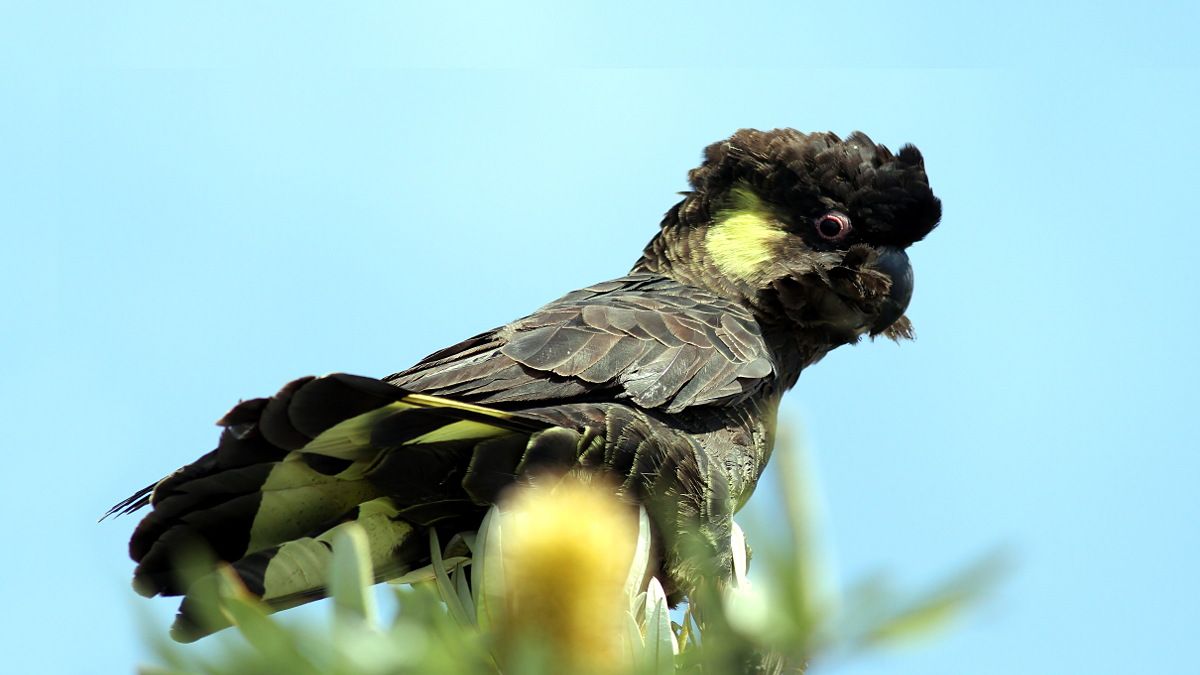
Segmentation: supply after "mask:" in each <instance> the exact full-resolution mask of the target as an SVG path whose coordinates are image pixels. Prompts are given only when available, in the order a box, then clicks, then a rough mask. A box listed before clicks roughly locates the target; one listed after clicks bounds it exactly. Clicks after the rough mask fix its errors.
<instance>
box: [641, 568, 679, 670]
mask: <svg viewBox="0 0 1200 675" xmlns="http://www.w3.org/2000/svg"><path fill="white" fill-rule="evenodd" d="M645 627H646V650H647V651H648V652H649V654H648V657H649V660H650V661H651V662H652V663H653V664H654V669H655V672H671V668H672V667H673V664H674V662H675V655H676V654H678V653H679V645H678V644H677V643H676V642H675V633H674V632H672V631H671V612H670V610H669V609H668V607H667V594H666V593H665V592H663V587H662V584H660V583H659V582H658V579H657V578H654V577H651V579H650V584H649V586H647V588H646V623H645Z"/></svg>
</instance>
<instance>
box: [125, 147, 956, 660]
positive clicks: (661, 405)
mask: <svg viewBox="0 0 1200 675" xmlns="http://www.w3.org/2000/svg"><path fill="white" fill-rule="evenodd" d="M689 180H690V182H691V185H692V188H693V189H692V191H690V192H688V193H685V194H684V199H683V200H682V201H681V202H679V203H678V204H677V205H675V206H674V207H673V208H671V210H670V211H668V212H667V214H666V216H665V218H664V219H663V222H662V227H661V231H660V232H659V234H658V235H657V236H655V237H654V239H653V240H652V241H651V242H650V244H649V245H648V246H647V247H646V249H645V251H644V252H643V256H642V258H641V259H640V260H639V261H638V263H637V264H636V265H635V266H634V268H633V270H632V271H631V272H630V274H628V275H627V276H624V277H621V278H618V279H614V280H612V281H607V282H603V283H600V284H596V285H594V286H591V287H588V288H585V289H582V290H579V291H575V292H573V293H570V294H568V295H566V296H564V297H563V298H561V299H559V300H556V301H554V302H552V303H550V304H548V305H546V306H545V307H542V308H541V309H539V310H537V311H536V312H534V313H532V314H530V315H529V316H527V317H524V318H522V319H518V320H516V321H514V322H512V323H510V324H508V325H506V326H502V327H500V328H497V329H495V330H492V331H489V332H487V333H483V334H481V335H478V336H475V337H473V338H470V339H468V340H465V341H463V342H461V343H459V344H457V345H454V346H452V347H449V348H447V349H443V350H441V351H438V352H435V353H434V354H431V355H430V356H428V357H426V358H425V359H424V360H422V361H421V362H419V363H417V364H416V365H414V366H412V367H411V368H409V369H407V370H404V371H401V372H399V373H396V374H394V375H391V376H389V377H387V378H383V379H382V380H376V379H371V378H363V377H356V376H350V375H341V374H338V375H330V376H326V377H321V378H312V377H307V378H301V379H299V380H296V381H294V382H292V383H290V384H288V385H286V386H285V387H284V388H283V389H281V390H280V392H279V393H278V394H276V395H275V396H273V397H271V398H269V399H254V400H250V401H245V402H242V403H240V404H238V405H237V406H236V407H234V409H233V410H232V411H230V413H229V414H227V415H226V416H225V417H224V418H223V419H222V420H221V422H220V423H221V424H222V425H223V426H224V427H225V429H224V431H223V432H222V435H221V439H220V442H219V444H218V446H217V448H216V449H215V450H214V451H212V452H210V453H208V454H207V455H205V456H203V457H201V458H200V459H198V460H197V461H195V462H193V463H192V464H189V465H188V466H186V467H184V468H182V469H180V470H179V471H177V472H175V473H174V474H172V475H170V476H168V477H167V478H164V479H163V480H162V481H160V482H158V483H157V484H156V485H155V486H152V487H151V488H147V489H145V490H143V491H141V492H139V493H137V494H135V495H134V496H133V497H131V498H130V499H128V500H126V501H124V502H122V503H121V504H118V505H117V506H116V507H114V509H113V511H114V512H117V511H120V512H130V511H134V510H136V509H138V508H141V507H142V506H145V505H147V504H149V505H152V506H153V509H152V511H151V512H150V513H149V514H148V515H147V516H145V518H144V519H143V520H142V521H141V523H140V524H139V525H138V527H137V529H136V531H135V532H134V535H133V538H132V540H131V542H130V553H131V555H132V557H133V558H134V560H135V561H137V562H138V566H137V569H136V571H135V573H134V584H135V587H136V588H137V589H138V590H139V592H142V593H144V594H147V595H154V594H166V595H176V594H184V593H186V592H187V590H188V587H187V582H186V581H183V580H181V577H180V576H179V575H178V573H177V571H178V570H177V567H178V564H179V560H178V558H179V556H180V555H182V554H185V553H186V552H188V551H189V550H192V549H193V548H194V547H204V548H205V549H206V550H208V551H210V552H211V553H212V554H213V555H215V556H216V557H217V558H219V559H222V560H226V561H230V562H231V563H233V567H234V569H235V571H236V572H237V573H238V574H239V575H240V576H241V577H242V579H243V581H244V582H245V583H246V585H247V587H248V588H249V589H250V590H251V591H252V592H254V593H256V594H258V595H260V596H262V597H263V599H264V600H265V601H266V602H267V603H268V604H269V605H270V606H273V607H276V608H282V607H287V606H292V605H294V604H297V603H300V602H304V601H307V600H311V599H314V598H317V597H320V596H321V594H322V593H323V590H324V588H323V579H324V574H323V572H324V566H326V565H327V564H328V559H329V556H330V553H329V544H330V541H331V540H332V534H333V532H335V531H336V529H337V528H338V527H339V526H340V525H341V524H343V523H346V522H349V521H352V520H354V521H357V522H359V523H361V524H363V526H364V527H365V528H366V529H367V532H368V535H369V538H370V540H371V551H372V559H373V562H374V563H375V566H376V570H377V573H378V575H379V577H380V578H386V577H390V576H396V575H399V574H402V573H404V572H405V571H407V570H410V569H412V568H414V567H417V566H420V565H423V564H425V563H426V562H428V560H427V557H428V550H427V548H426V547H425V546H424V545H423V542H425V541H427V537H425V536H424V533H425V531H426V530H427V529H428V528H436V529H437V530H438V531H439V533H441V534H443V535H444V536H447V537H448V536H449V535H452V534H454V533H456V532H460V531H464V530H472V529H475V527H476V526H477V525H478V521H479V518H480V517H481V516H482V513H483V511H484V510H485V509H486V506H487V505H488V504H489V503H491V502H492V501H493V500H495V499H496V498H497V496H498V495H499V494H500V493H501V492H502V491H503V490H504V488H505V487H507V486H508V485H511V484H512V483H514V482H516V481H519V480H522V479H523V477H526V476H529V475H532V474H534V473H535V472H536V471H537V470H538V469H539V468H555V469H559V470H562V469H570V468H573V467H577V466H580V467H588V468H593V469H597V470H601V471H605V472H608V473H610V474H612V475H614V476H615V477H616V479H617V481H618V482H619V484H620V494H621V495H622V496H623V497H625V498H627V499H629V500H631V501H638V502H642V503H645V504H646V505H647V507H648V511H649V513H650V516H651V520H652V523H653V525H654V530H655V533H656V536H657V537H658V540H659V544H660V545H659V548H658V550H659V551H660V555H659V558H660V560H659V561H658V562H659V566H660V575H661V576H662V577H663V579H664V582H665V585H666V586H667V587H668V589H669V590H670V592H671V593H672V595H673V597H676V598H677V597H679V596H680V595H684V594H686V593H688V592H689V591H690V590H692V589H693V588H694V587H695V584H696V582H697V575H698V574H699V572H698V570H700V569H715V570H717V571H718V574H727V573H728V568H729V558H730V551H729V544H728V539H729V530H730V522H731V521H730V518H731V516H732V514H733V512H734V511H735V510H736V509H737V508H738V507H739V506H740V505H741V504H743V503H744V502H745V500H746V498H747V497H748V496H749V494H750V492H751V491H752V490H753V489H754V485H755V483H756V481H757V480H758V477H759V475H760V474H761V472H762V470H763V468H764V466H765V465H766V462H767V460H768V458H769V457H770V453H771V448H772V444H773V436H774V418H775V411H776V409H777V407H778V405H779V400H780V397H781V396H782V394H783V392H784V391H785V390H787V389H788V388H790V387H791V386H792V385H794V384H795V382H796V380H797V378H798V377H799V375H800V372H801V371H802V370H803V368H805V367H807V366H808V365H810V364H812V363H814V362H816V361H817V360H819V359H820V358H821V357H822V356H824V355H825V354H826V353H827V352H828V351H830V350H831V349H834V348H836V347H838V346H840V345H842V344H848V343H853V342H856V341H857V340H859V339H860V338H861V337H862V336H863V335H868V334H869V335H879V334H883V335H887V336H888V337H892V338H894V339H899V338H902V337H908V336H910V335H911V325H910V324H909V322H908V319H907V318H906V317H905V316H904V314H903V313H904V309H905V308H906V307H907V305H908V301H909V298H910V296H911V292H912V270H911V267H910V266H909V264H908V258H907V256H906V255H905V253H904V249H906V248H907V247H908V246H909V245H911V244H912V243H913V242H915V241H918V240H920V239H921V238H923V237H924V236H925V235H927V234H928V233H929V232H930V231H931V230H932V229H933V228H934V226H935V225H936V224H937V222H938V220H939V218H940V215H941V205H940V202H939V201H938V200H937V199H936V198H935V197H934V196H933V193H932V191H931V190H930V188H929V184H928V180H927V178H926V175H925V170H924V162H923V159H922V157H921V154H920V153H919V152H918V151H917V150H916V148H914V147H912V146H905V147H904V148H903V149H901V151H900V152H899V153H898V154H895V155H893V154H892V153H890V152H889V151H888V150H887V149H886V148H884V147H883V146H879V145H876V144H874V143H873V142H871V140H870V139H869V138H867V137H866V136H865V135H863V134H861V133H855V134H852V135H850V136H849V137H848V138H846V139H845V140H842V139H839V138H838V137H837V136H835V135H833V134H802V133H799V132H797V131H794V130H791V129H783V130H774V131H769V132H761V131H756V130H742V131H739V132H737V133H736V134H734V135H733V136H732V137H731V138H729V139H727V140H725V141H721V142H719V143H715V144H713V145H711V146H709V147H708V148H707V150H706V151H705V158H704V162H703V164H702V165H701V166H700V167H698V168H696V169H694V170H693V171H692V172H691V173H690V174H689ZM694 533H698V534H699V535H700V536H701V539H702V540H703V541H705V542H707V544H708V554H707V555H706V556H705V557H706V558H707V559H706V560H696V559H695V553H694V551H693V550H692V549H690V548H689V549H688V551H686V552H685V551H684V550H683V548H684V547H683V546H682V544H681V541H682V537H683V535H685V534H694ZM190 605H191V603H190V601H189V600H187V599H185V601H184V604H183V606H182V607H181V614H180V620H179V623H178V624H177V633H176V634H177V636H178V637H181V638H184V639H187V638H193V637H196V636H199V635H203V634H205V633H206V632H209V631H211V630H213V629H215V628H218V627H219V626H216V625H200V624H199V623H197V617H196V616H194V613H193V612H192V610H191V606H190Z"/></svg>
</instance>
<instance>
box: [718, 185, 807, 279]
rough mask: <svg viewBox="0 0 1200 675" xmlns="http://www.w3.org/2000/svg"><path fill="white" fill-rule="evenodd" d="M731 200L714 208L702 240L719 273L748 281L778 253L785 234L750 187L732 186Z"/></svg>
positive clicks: (785, 236)
mask: <svg viewBox="0 0 1200 675" xmlns="http://www.w3.org/2000/svg"><path fill="white" fill-rule="evenodd" d="M730 202H731V204H730V206H731V208H729V209H726V210H721V211H718V212H717V216H716V219H715V221H714V222H713V224H712V226H711V227H709V228H708V233H707V234H705V236H704V244H705V246H706V248H707V249H708V257H709V259H710V260H712V262H713V263H714V264H715V265H716V266H717V269H719V270H721V273H722V274H724V275H725V276H727V277H730V278H732V279H737V280H739V281H749V280H751V279H754V278H755V277H757V276H758V275H759V273H760V271H761V270H762V269H763V268H764V267H766V266H767V264H768V263H769V262H771V260H773V259H774V258H775V256H776V255H778V253H777V252H778V251H779V248H780V246H781V245H782V244H783V241H784V240H785V239H786V238H787V236H788V235H787V233H786V232H784V231H783V229H782V225H781V224H780V222H779V220H778V219H777V218H776V217H775V216H774V215H773V214H772V213H771V212H770V210H769V209H768V207H767V206H766V205H765V204H763V202H762V200H761V199H759V198H758V195H755V194H754V193H753V192H752V191H750V189H749V188H744V187H736V188H734V189H733V190H732V192H731V193H730Z"/></svg>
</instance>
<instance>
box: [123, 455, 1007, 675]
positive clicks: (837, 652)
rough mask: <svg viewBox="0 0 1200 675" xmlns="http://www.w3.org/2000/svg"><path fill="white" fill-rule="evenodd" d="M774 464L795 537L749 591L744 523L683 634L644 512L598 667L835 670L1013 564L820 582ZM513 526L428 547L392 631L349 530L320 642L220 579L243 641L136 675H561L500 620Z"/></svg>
mask: <svg viewBox="0 0 1200 675" xmlns="http://www.w3.org/2000/svg"><path fill="white" fill-rule="evenodd" d="M779 454H780V455H782V457H781V458H780V461H781V463H782V466H781V467H780V469H781V471H780V474H781V475H783V476H786V477H788V478H786V479H785V480H784V481H783V485H782V486H781V488H782V490H781V494H782V496H783V502H784V505H783V506H784V509H783V510H784V511H785V514H786V517H785V522H786V527H785V528H783V530H784V531H783V532H781V533H779V537H778V538H777V539H775V540H774V541H772V542H770V543H771V545H769V546H764V547H763V550H762V551H760V552H758V553H757V555H756V556H755V566H756V570H755V574H754V578H753V580H752V581H751V580H749V579H748V578H747V570H748V565H749V557H750V556H749V547H748V546H747V545H746V543H745V539H744V535H743V533H742V530H741V528H740V527H737V526H736V525H735V527H734V534H733V540H732V542H731V543H732V545H733V549H734V552H735V562H734V577H735V578H734V582H733V583H732V584H731V585H730V586H729V587H727V588H716V587H708V588H703V589H701V590H700V591H699V592H698V593H696V594H695V597H693V598H692V599H691V600H692V602H691V604H690V605H689V606H688V607H687V608H686V610H685V611H684V612H683V613H682V616H681V617H680V620H679V621H678V622H673V621H672V620H671V613H670V611H669V609H668V606H667V599H666V595H665V594H664V593H663V589H662V586H661V585H660V584H659V582H658V580H657V579H654V578H652V577H649V575H648V574H647V569H648V565H649V560H650V526H649V521H648V519H647V517H646V514H645V511H644V510H642V511H641V513H640V518H639V522H638V526H637V543H636V545H635V547H634V553H633V560H632V563H631V565H630V569H629V573H628V575H627V577H626V581H625V588H624V593H625V595H626V600H627V605H626V606H627V607H628V610H627V613H626V616H625V617H624V621H623V623H622V624H621V625H623V630H622V634H621V635H620V636H616V637H617V642H618V643H619V644H620V650H619V652H620V658H619V659H617V660H616V661H604V662H600V663H601V664H602V665H601V666H596V667H595V668H593V670H595V672H603V673H621V674H626V673H628V674H629V675H663V674H668V673H693V672H695V673H730V672H758V673H781V672H804V671H805V670H806V669H807V668H809V666H810V664H816V665H817V666H818V667H819V664H820V663H822V662H824V661H828V660H833V659H836V658H844V657H847V656H853V655H854V654H855V653H858V652H860V651H861V650H864V649H870V648H876V647H878V646H880V645H887V644H891V643H894V642H897V641H902V640H908V639H912V638H913V637H915V636H918V635H924V634H927V633H929V632H931V631H934V630H936V629H938V628H940V627H943V626H945V625H946V624H947V623H948V622H949V621H950V620H951V619H953V618H954V617H956V616H958V615H959V614H961V613H962V611H963V609H964V608H966V607H968V606H969V605H970V604H972V603H973V602H974V601H975V600H976V599H978V598H979V596H980V595H981V593H982V592H983V591H985V590H986V589H987V588H989V587H991V586H992V585H993V584H994V583H995V581H996V579H997V578H998V575H999V574H1000V572H1001V568H1002V561H1001V559H1000V558H999V557H998V556H994V555H993V556H989V557H987V558H985V559H983V560H982V561H980V562H978V563H976V564H974V565H972V566H970V567H969V568H968V569H966V570H964V571H962V572H961V573H959V574H957V575H955V576H954V577H953V578H952V579H950V580H949V581H947V582H945V583H942V584H940V585H938V586H936V587H935V588H933V589H932V590H930V591H928V592H926V593H923V594H918V595H905V594H902V593H899V592H897V591H896V590H894V589H893V588H892V587H891V586H889V585H888V584H886V583H884V581H883V580H882V579H878V578H877V579H870V580H868V581H866V582H863V583H860V584H858V585H856V586H853V587H852V588H851V589H850V590H848V591H846V592H844V593H843V592H839V591H838V589H836V588H834V587H833V586H832V585H831V584H830V583H828V581H827V578H828V575H826V574H824V570H825V566H824V563H823V561H822V558H821V551H822V548H821V546H820V542H819V538H818V537H817V536H816V533H815V526H814V523H815V521H816V519H815V517H814V515H813V509H812V507H811V503H810V498H811V493H812V491H811V489H808V487H807V486H805V485H804V484H802V482H801V479H800V478H799V477H801V476H806V475H811V474H810V472H808V471H803V470H800V468H799V467H797V466H795V463H796V462H797V461H798V458H799V453H798V452H781V453H779ZM506 522H507V521H505V519H504V518H503V517H501V516H499V515H498V512H497V510H496V509H493V510H492V511H490V512H489V514H488V516H487V517H486V518H485V520H484V522H483V523H482V525H481V527H480V530H479V532H478V533H473V534H468V535H465V536H463V537H462V539H461V542H458V541H456V542H452V543H451V545H448V546H445V547H443V545H442V543H441V542H439V541H438V539H437V536H436V535H435V534H431V535H430V553H431V557H432V564H431V565H429V566H428V567H426V568H424V569H421V570H416V571H414V572H412V573H410V574H407V575H405V576H404V577H403V578H401V579H399V580H396V581H397V582H399V583H401V584H406V585H405V586H393V587H392V592H394V593H395V594H396V595H397V598H398V602H399V605H400V611H399V612H398V613H397V614H396V616H395V617H394V618H392V619H391V620H390V621H385V620H382V619H381V618H380V615H379V611H378V609H377V608H376V606H375V596H374V590H373V579H374V576H373V571H372V569H371V563H370V555H369V554H370V552H369V550H368V546H367V540H366V537H365V535H364V534H363V533H362V532H361V531H358V530H356V529H354V528H347V532H345V533H343V534H341V535H339V538H338V539H337V540H336V541H335V542H334V546H333V548H334V565H333V569H332V574H331V578H330V580H329V581H330V591H331V595H332V597H333V602H332V606H333V616H332V624H331V626H330V627H329V628H327V629H324V630H320V629H317V628H314V627H312V626H299V627H286V626H284V625H283V624H281V623H280V622H278V621H277V620H276V619H275V618H273V617H271V616H269V615H268V613H267V612H266V611H265V609H264V607H263V606H262V605H261V604H259V603H257V602H256V601H255V600H254V599H253V598H252V597H251V596H249V595H248V594H247V593H246V592H245V591H244V589H242V588H241V587H240V586H239V584H238V583H237V581H236V578H235V577H234V576H233V575H232V573H230V572H228V571H224V572H223V573H222V574H219V575H217V579H218V582H217V583H216V584H215V586H216V587H215V588H214V589H213V593H212V595H211V597H209V598H208V602H209V603H211V607H210V610H209V611H213V612H219V613H220V614H221V615H222V616H223V617H224V618H225V619H226V620H227V621H228V622H230V623H232V624H233V625H234V626H235V630H237V631H238V632H239V633H240V634H241V637H242V638H243V639H244V641H243V643H242V644H238V645H232V646H227V647H224V648H223V649H221V650H218V651H217V653H210V652H211V650H206V649H204V648H203V647H201V648H196V647H183V646H179V645H175V644H173V643H171V642H169V641H168V640H166V639H165V638H164V637H163V636H162V635H161V632H160V631H157V630H148V631H147V639H148V640H149V642H150V644H151V645H152V646H153V648H154V651H155V653H156V655H157V656H158V659H159V661H160V662H161V665H159V666H150V667H144V668H143V669H142V671H141V672H142V673H146V674H147V675H167V674H171V675H184V674H187V675H194V674H201V673H203V674H214V675H216V674H234V673H237V674H243V673H250V674H253V673H298V674H310V673H311V674H313V675H316V674H338V675H340V674H345V675H350V674H355V675H359V674H373V673H379V674H383V673H389V674H397V675H403V674H406V673H413V674H414V675H415V674H417V673H420V674H427V673H434V674H436V673H456V674H457V673H466V674H473V673H480V674H484V673H487V674H492V673H522V675H525V674H531V673H532V674H539V673H545V674H546V675H549V674H550V673H555V672H560V670H559V668H561V654H559V655H557V657H556V655H555V653H554V652H553V646H552V645H547V644H546V641H545V640H539V639H538V637H537V636H534V635H531V634H522V633H520V632H519V631H518V632H514V631H512V630H504V628H505V626H504V622H505V621H508V620H510V619H511V603H510V602H509V600H510V599H511V594H510V592H509V589H508V588H506V578H507V577H506V573H505V559H506V556H505V551H504V548H505V543H506V541H508V540H509V539H511V537H506V536H505V531H504V528H505V524H506ZM510 526H511V525H510ZM779 529H780V528H779V527H775V528H774V529H773V532H779ZM455 539H456V540H457V539H459V537H455ZM464 547H465V550H466V551H469V552H470V556H467V555H453V556H449V557H443V556H444V553H443V552H444V551H449V550H452V549H456V550H464ZM647 579H648V581H647ZM407 584H411V586H407ZM506 603H507V604H506ZM556 666H557V668H556Z"/></svg>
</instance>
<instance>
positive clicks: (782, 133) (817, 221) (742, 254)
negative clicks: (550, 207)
mask: <svg viewBox="0 0 1200 675" xmlns="http://www.w3.org/2000/svg"><path fill="white" fill-rule="evenodd" d="M688 180H689V182H690V183H691V185H692V191H690V192H687V193H684V194H685V198H684V200H683V201H682V202H680V203H679V204H676V205H675V207H673V208H672V209H671V210H670V211H669V212H668V213H667V215H666V217H665V218H664V219H663V223H662V232H660V233H659V235H658V236H657V237H655V239H654V240H653V241H651V242H650V244H649V245H648V246H647V247H646V251H645V254H644V256H643V258H642V260H641V261H640V262H639V263H638V265H637V266H635V268H634V269H635V270H644V271H653V272H658V273H661V274H666V275H669V276H672V277H674V278H676V279H678V280H680V281H683V282H685V283H690V284H693V285H700V286H704V287H706V288H709V289H711V290H713V291H716V292H718V293H720V294H722V295H724V296H726V297H730V298H733V299H736V300H738V301H741V302H745V303H747V304H749V305H750V306H751V307H752V308H753V309H754V311H755V313H756V314H757V315H758V317H759V319H760V321H762V322H763V323H765V324H771V323H785V324H787V325H789V326H791V327H795V328H798V329H799V330H800V331H802V332H803V333H805V334H806V335H808V336H810V337H812V338H814V339H819V340H821V341H824V342H828V343H830V344H831V345H836V344H842V343H846V342H853V341H855V340H857V339H858V338H859V337H860V336H862V335H863V334H870V335H878V334H884V335H887V336H889V337H892V338H900V337H907V336H909V335H910V325H909V323H908V319H907V318H905V317H904V311H905V309H906V308H907V307H908V302H909V299H910V298H911V296H912V288H913V274H912V267H911V266H910V265H909V262H908V255H907V254H906V253H905V249H907V248H908V246H909V245H911V244H912V243H913V242H916V241H919V240H921V239H922V238H923V237H924V236H925V235H927V234H929V232H930V231H931V230H933V228H934V227H935V226H936V225H937V223H938V219H939V218H940V217H941V202H940V201H939V200H938V199H937V198H936V197H934V195H933V192H932V190H930V188H929V181H928V179H927V177H926V175H925V164H924V160H923V158H922V157H921V153H920V151H918V150H917V149H916V148H915V147H913V146H911V145H906V146H904V147H903V148H901V149H900V152H899V153H896V154H893V153H892V152H890V151H889V150H888V149H887V148H886V147H884V146H882V145H876V144H875V143H874V142H872V141H871V139H870V138H868V137H867V136H866V134H863V133H861V132H855V133H852V134H850V136H848V137H847V138H846V139H845V140H842V139H841V138H839V137H838V136H836V135H835V134H833V133H815V134H804V133H800V132H798V131H796V130H794V129H776V130H773V131H758V130H755V129H742V130H740V131H738V132H737V133H735V134H734V135H733V136H731V137H730V138H729V139H727V140H724V141H720V142H717V143H714V144H712V145H710V146H708V148H707V149H705V151H704V162H703V164H701V165H700V166H699V167H697V168H695V169H692V171H691V172H690V173H689V174H688Z"/></svg>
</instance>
